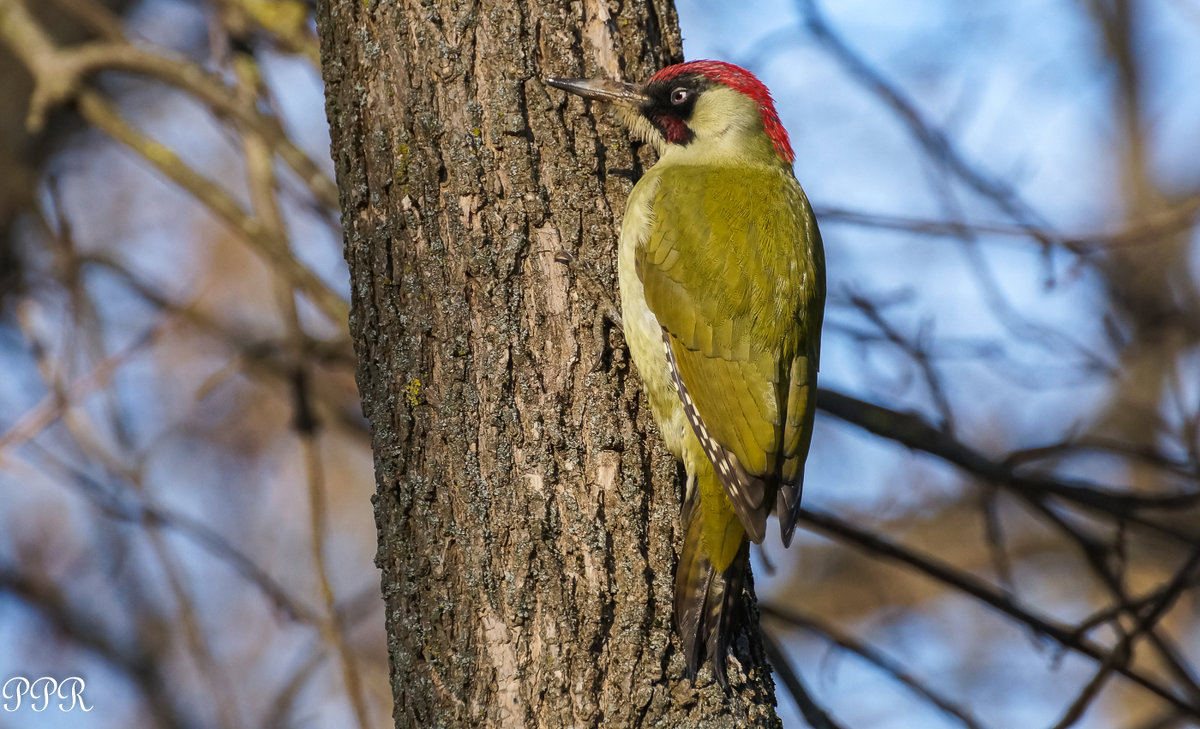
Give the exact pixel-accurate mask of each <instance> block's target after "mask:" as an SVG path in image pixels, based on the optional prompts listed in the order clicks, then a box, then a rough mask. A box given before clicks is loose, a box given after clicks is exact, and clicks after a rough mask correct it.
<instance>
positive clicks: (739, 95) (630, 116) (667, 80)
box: [546, 61, 795, 165]
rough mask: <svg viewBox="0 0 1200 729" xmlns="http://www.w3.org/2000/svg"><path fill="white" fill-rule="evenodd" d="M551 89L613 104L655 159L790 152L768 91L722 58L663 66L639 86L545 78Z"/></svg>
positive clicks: (787, 157) (784, 155) (786, 158)
mask: <svg viewBox="0 0 1200 729" xmlns="http://www.w3.org/2000/svg"><path fill="white" fill-rule="evenodd" d="M546 83H547V84H549V85H551V86H554V87H555V88H559V89H562V90H564V91H569V92H571V93H573V94H578V95H580V96H582V97H584V98H585V99H597V100H600V101H608V102H612V103H613V104H615V105H616V108H617V110H618V112H619V113H620V115H621V120H622V121H623V122H624V123H625V125H626V126H627V127H629V129H630V131H631V132H633V133H634V134H635V135H636V136H638V137H641V138H642V139H643V140H645V141H647V142H650V143H651V144H653V145H654V146H655V147H656V148H657V149H658V152H659V154H660V155H663V156H666V155H668V154H684V153H686V154H688V155H732V156H737V157H743V158H744V157H756V156H764V155H765V156H767V157H769V158H775V159H778V160H780V161H782V162H783V163H786V164H789V165H790V164H791V163H792V160H793V159H794V158H795V155H794V154H793V152H792V146H791V144H790V143H789V142H788V135H787V132H786V131H785V130H784V128H783V124H782V123H781V122H780V121H779V114H778V113H777V112H776V111H775V104H774V102H773V101H772V99H771V93H770V92H769V91H767V87H766V86H764V85H763V83H762V81H759V80H758V78H756V77H755V76H754V74H752V73H750V72H749V71H747V70H745V69H744V68H740V67H738V66H735V65H733V64H732V63H725V62H723V61H692V62H690V63H679V64H676V65H674V66H668V67H666V68H664V69H663V70H661V71H659V72H658V73H656V74H654V76H652V77H651V78H650V80H649V81H647V82H646V83H645V84H644V85H636V84H629V83H623V82H620V81H609V80H605V79H563V78H547V79H546Z"/></svg>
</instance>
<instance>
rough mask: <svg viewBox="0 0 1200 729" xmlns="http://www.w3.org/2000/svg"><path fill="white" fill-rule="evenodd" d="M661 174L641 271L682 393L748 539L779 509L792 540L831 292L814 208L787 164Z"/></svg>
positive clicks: (639, 264) (759, 532)
mask: <svg viewBox="0 0 1200 729" xmlns="http://www.w3.org/2000/svg"><path fill="white" fill-rule="evenodd" d="M662 175H663V179H662V182H661V184H660V185H659V186H658V188H657V191H656V193H655V198H654V201H653V205H652V210H653V223H652V230H651V231H650V235H649V236H648V237H647V239H646V242H645V243H644V244H643V245H642V247H641V248H640V249H639V250H638V252H637V269H638V275H639V277H640V278H641V280H642V285H643V290H644V292H645V296H646V303H647V305H648V306H649V308H650V310H651V311H652V312H653V313H654V315H655V316H656V317H657V319H658V322H659V324H660V325H661V326H662V328H663V341H664V346H665V348H666V352H667V359H668V362H669V365H670V367H671V369H672V374H673V377H674V381H675V384H676V388H677V393H678V394H679V395H680V399H681V401H683V403H684V405H685V411H687V413H688V419H689V422H690V423H691V424H692V428H693V430H694V431H695V432H696V434H697V437H698V439H699V440H700V442H701V446H702V447H703V448H704V451H705V454H706V455H707V456H708V457H709V460H710V461H712V463H713V466H714V470H715V471H716V473H717V475H718V477H719V479H720V481H721V484H722V486H723V487H724V489H725V492H726V494H727V496H728V497H729V500H730V503H731V504H732V505H733V507H734V510H735V511H736V513H737V514H738V518H739V520H740V521H741V522H742V525H743V527H744V528H745V529H746V532H747V534H748V535H749V536H750V538H751V539H752V540H754V541H755V542H759V541H761V540H762V538H763V535H764V533H765V522H766V518H767V515H768V514H769V513H770V511H771V509H772V508H774V509H775V510H776V512H777V513H778V515H779V516H780V518H781V522H782V528H783V531H784V534H785V536H786V537H787V538H788V539H790V536H791V529H792V528H793V527H794V522H795V509H796V508H798V504H799V491H800V482H801V480H802V477H803V462H804V457H805V456H806V454H807V451H808V442H809V439H810V438H811V434H812V410H813V404H814V403H813V399H812V397H811V396H810V388H811V387H812V386H813V385H814V384H815V381H816V365H817V360H818V358H819V351H818V349H817V344H816V340H817V338H818V337H819V333H820V326H821V317H822V309H823V305H824V294H825V292H824V278H823V269H824V264H823V261H822V260H821V259H822V255H823V254H822V251H821V242H820V235H819V233H817V229H816V225H815V222H814V221H813V217H812V211H811V208H809V206H808V201H807V200H806V199H805V198H804V193H803V192H802V191H801V190H800V186H799V185H798V184H797V183H796V181H795V179H794V178H793V177H792V176H791V174H790V173H789V172H787V171H784V170H782V169H778V170H775V169H767V168H750V169H745V170H733V169H720V168H714V167H701V166H697V167H673V168H669V169H667V170H664V171H663V172H662ZM697 201H699V203H700V204H701V208H700V209H699V210H697V209H696V208H695V207H694V206H695V204H696V202H697Z"/></svg>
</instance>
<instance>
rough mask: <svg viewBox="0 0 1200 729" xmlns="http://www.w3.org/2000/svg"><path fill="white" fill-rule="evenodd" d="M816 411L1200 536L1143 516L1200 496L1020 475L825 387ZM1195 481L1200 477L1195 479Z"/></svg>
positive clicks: (1165, 529)
mask: <svg viewBox="0 0 1200 729" xmlns="http://www.w3.org/2000/svg"><path fill="white" fill-rule="evenodd" d="M817 407H818V408H819V409H820V410H822V411H824V412H826V413H828V414H830V415H833V416H834V417H837V418H839V419H841V420H844V421H846V422H848V423H851V424H853V425H857V426H859V427H860V428H863V429H864V430H867V431H869V432H871V433H874V434H875V435H878V436H881V437H884V438H888V439H890V440H894V441H896V442H898V443H900V444H902V445H905V446H907V447H909V448H912V449H914V450H919V451H924V452H926V453H929V454H931V455H934V456H937V457H938V458H941V459H942V460H945V461H947V462H949V463H952V464H954V465H955V466H958V467H959V468H961V469H963V470H964V471H966V472H967V473H970V474H971V475H973V476H976V477H977V478H980V479H983V480H984V481H988V482H990V483H995V484H997V485H1000V486H1004V487H1007V488H1011V489H1013V490H1015V491H1021V492H1031V493H1034V494H1050V495H1053V496H1056V497H1058V498H1061V499H1064V500H1067V501H1070V502H1073V503H1076V504H1078V505H1080V506H1084V507H1087V508H1089V509H1093V510H1096V511H1099V512H1102V513H1104V514H1107V515H1110V516H1116V517H1119V518H1120V519H1123V520H1128V521H1129V522H1131V523H1134V524H1138V525H1140V526H1144V527H1147V528H1150V529H1153V530H1156V531H1159V532H1161V533H1163V534H1169V535H1171V536H1173V537H1175V538H1176V539H1179V540H1180V541H1184V542H1188V543H1192V542H1194V541H1196V540H1197V539H1200V535H1197V534H1194V533H1192V532H1190V531H1180V530H1178V529H1176V528H1175V527H1172V526H1169V525H1166V524H1162V523H1159V522H1155V521H1150V520H1148V519H1146V518H1144V517H1143V516H1142V514H1141V512H1143V511H1149V510H1175V509H1182V508H1187V507H1191V506H1195V505H1196V504H1197V503H1200V492H1197V493H1183V494H1171V495H1142V494H1131V493H1117V492H1114V491H1111V490H1108V489H1106V488H1102V487H1099V486H1096V485H1095V484H1084V483H1079V482H1074V481H1070V480H1067V479H1059V478H1054V477H1051V476H1045V475H1034V476H1026V475H1022V474H1019V473H1017V472H1016V471H1015V469H1014V468H1013V467H1012V466H1011V465H1009V464H1008V463H1007V462H1006V461H1005V460H993V459H990V458H988V457H986V456H984V455H983V454H982V453H980V452H978V451H976V450H974V449H973V448H971V447H970V446H968V445H966V444H964V443H962V442H961V441H959V440H957V439H955V438H954V437H952V436H950V435H948V434H946V433H944V432H942V431H941V430H939V429H937V428H935V427H934V426H933V425H931V424H929V423H928V422H926V421H925V420H924V419H923V418H921V417H920V416H918V415H914V414H912V413H902V412H898V411H896V410H891V409H888V408H885V407H883V406H880V405H874V404H872V403H868V402H866V401H863V400H858V399H855V398H852V397H849V396H847V395H843V394H841V393H838V392H834V391H832V390H826V389H822V390H820V391H819V392H818V395H817ZM1192 478H1193V479H1195V478H1196V477H1195V476H1192Z"/></svg>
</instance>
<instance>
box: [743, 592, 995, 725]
mask: <svg viewBox="0 0 1200 729" xmlns="http://www.w3.org/2000/svg"><path fill="white" fill-rule="evenodd" d="M758 610H759V612H760V613H762V614H763V615H765V616H766V617H768V618H770V619H773V620H778V621H779V622H781V623H784V624H786V625H787V626H788V627H792V628H798V629H800V630H804V631H807V632H809V633H815V634H816V635H819V636H821V637H822V638H824V639H825V640H827V641H829V642H830V643H832V644H833V645H836V646H837V647H839V648H841V649H843V650H845V651H847V652H848V653H853V654H854V655H856V656H858V657H860V658H862V659H863V660H865V661H867V662H868V663H870V664H872V665H874V666H875V667H877V668H879V669H880V670H882V671H883V672H884V673H886V674H888V675H889V676H891V677H892V678H894V679H895V680H896V681H898V682H900V683H902V684H904V685H905V686H907V687H908V688H909V689H910V690H912V692H913V693H915V694H917V695H918V696H920V697H921V698H923V699H925V700H926V701H928V702H929V703H930V704H932V705H934V706H936V707H937V708H938V709H940V710H941V711H943V712H944V713H946V714H947V715H949V716H952V717H954V718H955V719H957V720H958V721H959V722H960V723H962V725H963V726H965V727H967V729H983V725H982V724H980V723H979V720H978V719H976V718H975V717H974V716H972V715H971V714H970V712H969V711H968V710H967V709H966V708H965V707H962V706H958V705H957V704H955V703H954V702H952V701H950V700H949V699H947V698H945V697H944V696H942V695H940V694H939V693H938V692H936V691H935V690H934V689H933V688H931V687H929V686H927V685H926V684H924V683H923V682H922V681H921V680H920V679H918V678H917V677H916V676H913V675H912V674H911V673H909V672H908V671H907V670H906V669H905V668H904V666H903V665H902V664H901V663H900V662H899V661H894V660H892V659H891V658H889V657H888V656H886V655H884V654H883V653H882V652H881V651H879V650H878V649H877V648H875V647H874V646H871V645H869V644H867V643H864V642H862V641H860V640H858V639H856V638H854V637H853V636H851V635H850V634H848V633H845V632H842V631H841V630H839V629H838V628H836V627H834V626H833V625H831V624H830V623H828V622H826V621H820V620H817V619H816V618H814V617H812V616H808V615H802V614H800V613H798V612H796V611H795V610H789V609H787V608H784V607H781V606H778V605H774V604H771V603H765V604H759V606H758Z"/></svg>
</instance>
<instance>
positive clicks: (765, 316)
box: [546, 61, 825, 688]
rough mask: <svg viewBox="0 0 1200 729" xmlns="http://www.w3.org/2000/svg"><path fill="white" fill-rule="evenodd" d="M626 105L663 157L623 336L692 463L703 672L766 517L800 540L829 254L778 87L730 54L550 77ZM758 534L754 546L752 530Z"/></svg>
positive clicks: (684, 612)
mask: <svg viewBox="0 0 1200 729" xmlns="http://www.w3.org/2000/svg"><path fill="white" fill-rule="evenodd" d="M546 83H548V84H549V85H551V86H554V87H556V88H560V89H563V90H565V91H569V92H571V93H574V94H578V95H580V96H582V97H584V98H586V99H596V100H601V101H608V102H612V103H613V104H614V105H615V106H616V108H617V110H618V113H619V115H620V117H621V119H622V121H623V122H624V124H625V125H626V126H627V127H628V128H629V130H630V131H631V132H632V134H633V135H635V136H636V137H639V138H641V139H642V140H644V141H647V142H649V143H650V144H652V145H653V146H654V147H655V149H656V150H657V151H658V155H659V159H658V162H657V163H656V164H655V165H654V166H653V167H651V168H650V169H649V170H648V171H647V172H646V174H645V175H644V176H643V177H642V178H641V180H639V181H638V183H637V185H635V186H634V188H633V192H632V193H631V194H630V196H629V201H628V203H627V205H626V207H625V220H624V223H623V225H622V226H621V246H620V254H619V260H618V270H619V275H620V282H621V307H622V310H623V313H622V318H623V324H624V329H625V339H626V341H627V343H628V345H629V350H630V352H631V354H632V355H633V361H634V363H635V364H636V365H637V368H638V372H639V374H640V375H641V378H642V382H643V384H644V385H645V389H646V394H647V395H648V397H649V400H650V408H651V411H652V412H653V414H654V419H655V421H656V422H657V423H658V426H659V429H660V430H661V431H662V434H663V437H664V439H665V440H666V443H667V446H668V448H669V449H670V450H671V452H672V453H674V454H675V456H676V457H677V458H679V459H680V460H682V461H683V463H684V466H685V468H686V470H687V491H686V494H685V497H684V504H683V515H682V518H683V522H684V524H685V525H686V532H687V536H686V538H685V542H684V547H683V553H682V555H681V557H680V560H679V566H678V568H677V570H676V575H675V620H676V623H677V627H678V630H679V632H680V634H681V636H682V639H683V646H684V653H685V656H686V659H687V666H688V671H689V675H690V676H692V677H693V678H695V675H696V672H697V670H698V669H699V667H700V665H701V664H702V663H703V661H704V658H705V656H706V655H707V656H708V657H709V659H710V660H711V661H712V665H713V670H714V672H715V674H716V678H717V680H718V681H719V682H720V684H721V685H722V686H724V687H726V688H728V678H727V675H726V670H725V659H726V653H727V651H728V640H729V635H730V632H731V629H732V627H733V621H734V619H735V615H737V614H740V610H739V609H740V607H741V605H742V603H741V593H742V587H743V580H744V577H745V574H746V571H747V570H748V569H749V561H748V555H749V541H753V542H756V543H761V542H762V539H763V537H764V536H765V534H766V520H767V516H768V515H769V514H771V513H774V514H775V515H776V516H777V517H778V518H779V525H780V533H781V536H782V538H783V542H784V544H785V545H787V544H789V543H790V542H791V538H792V533H793V531H794V530H795V527H796V517H797V514H798V511H799V505H800V490H801V483H802V481H803V477H804V459H805V457H806V456H807V454H808V447H809V441H810V440H811V437H812V426H813V410H814V405H815V398H816V387H817V361H818V358H819V355H820V334H821V319H822V316H823V311H824V304H825V262H824V253H823V252H822V249H821V235H820V233H819V232H818V231H817V223H816V220H815V218H814V217H813V212H812V208H811V207H810V206H809V204H808V200H807V198H805V196H804V191H803V190H801V189H800V184H799V183H798V182H796V177H795V175H794V174H793V172H792V162H793V159H794V157H795V155H794V153H793V152H792V147H791V144H790V143H789V141H788V136H787V132H786V131H784V128H783V125H782V123H781V122H780V121H779V115H778V113H776V111H775V106H774V103H773V102H772V100H771V95H770V93H769V92H768V91H767V88H766V86H764V85H763V84H762V82H761V81H759V80H758V79H757V78H755V76H754V75H753V74H751V73H750V72H748V71H746V70H745V69H742V68H739V67H737V66H734V65H732V64H729V63H723V62H720V61H694V62H691V63H681V64H678V65H674V66H670V67H668V68H665V69H663V70H661V71H659V72H658V73H657V74H655V75H654V76H653V77H652V78H651V79H650V81H649V82H647V83H646V84H645V85H641V86H638V85H633V84H627V83H620V82H615V81H607V80H588V79H558V78H548V79H546ZM748 540H749V541H748Z"/></svg>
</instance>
